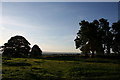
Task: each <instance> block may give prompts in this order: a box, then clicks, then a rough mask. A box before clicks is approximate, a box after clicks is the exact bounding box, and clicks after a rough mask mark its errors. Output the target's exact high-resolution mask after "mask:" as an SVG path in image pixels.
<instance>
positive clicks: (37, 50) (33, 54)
mask: <svg viewBox="0 0 120 80" xmlns="http://www.w3.org/2000/svg"><path fill="white" fill-rule="evenodd" d="M41 55H42V50H41V49H40V48H39V46H38V45H34V46H33V47H32V50H31V55H30V56H31V57H39V56H41Z"/></svg>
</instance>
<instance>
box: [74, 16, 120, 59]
mask: <svg viewBox="0 0 120 80" xmlns="http://www.w3.org/2000/svg"><path fill="white" fill-rule="evenodd" d="M79 25H80V30H79V31H78V33H77V36H76V39H75V40H74V41H75V45H76V49H80V50H81V51H82V53H84V54H85V56H88V53H91V54H92V57H94V55H95V53H96V55H98V56H100V55H104V54H111V53H113V52H114V54H119V55H120V21H118V22H115V23H113V24H112V26H110V25H109V22H108V21H107V20H106V19H104V18H101V19H99V20H94V21H93V22H88V21H85V20H83V21H81V22H80V23H79Z"/></svg>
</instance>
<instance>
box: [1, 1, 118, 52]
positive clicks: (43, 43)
mask: <svg viewBox="0 0 120 80" xmlns="http://www.w3.org/2000/svg"><path fill="white" fill-rule="evenodd" d="M90 14H92V15H90ZM100 18H105V19H107V20H108V21H109V22H110V25H111V24H112V23H113V22H116V21H117V20H118V5H117V2H84V3H83V2H77V3H76V2H62V3H59V2H37V3H36V2H3V3H2V20H1V21H0V22H2V27H0V33H2V34H1V36H2V39H1V40H0V45H3V44H4V43H6V42H7V41H8V40H9V39H10V38H11V37H13V36H16V35H21V36H23V37H25V38H26V39H27V40H28V41H29V42H30V43H31V44H32V45H31V47H32V46H33V45H34V44H37V45H38V46H39V47H40V48H41V50H42V51H43V52H58V53H59V52H68V53H70V52H71V53H72V52H73V53H80V50H78V49H77V50H76V49H75V44H74V39H75V37H76V35H77V34H76V33H77V32H78V30H79V27H80V26H79V22H80V21H82V20H86V21H89V22H91V21H93V20H95V19H97V20H98V19H100Z"/></svg>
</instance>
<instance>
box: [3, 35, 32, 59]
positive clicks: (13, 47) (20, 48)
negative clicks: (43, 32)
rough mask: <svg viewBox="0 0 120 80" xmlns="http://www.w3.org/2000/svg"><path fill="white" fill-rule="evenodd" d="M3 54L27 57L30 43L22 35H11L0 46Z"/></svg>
mask: <svg viewBox="0 0 120 80" xmlns="http://www.w3.org/2000/svg"><path fill="white" fill-rule="evenodd" d="M2 48H3V49H2V51H3V56H10V57H27V56H28V54H29V51H30V43H29V42H28V41H27V40H26V39H25V38H24V37H23V36H18V35H17V36H14V37H11V38H10V39H9V40H8V42H7V43H5V44H4V46H2Z"/></svg>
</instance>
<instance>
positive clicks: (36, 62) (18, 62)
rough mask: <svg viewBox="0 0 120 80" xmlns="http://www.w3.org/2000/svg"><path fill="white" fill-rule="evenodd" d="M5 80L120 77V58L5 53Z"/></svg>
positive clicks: (104, 79) (117, 79) (111, 79)
mask: <svg viewBox="0 0 120 80" xmlns="http://www.w3.org/2000/svg"><path fill="white" fill-rule="evenodd" d="M2 66H3V67H2V77H3V79H2V80H120V76H119V75H120V60H117V59H102V58H86V59H85V58H80V57H70V58H69V57H45V56H44V57H42V58H41V59H35V58H7V57H3V65H2Z"/></svg>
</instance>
